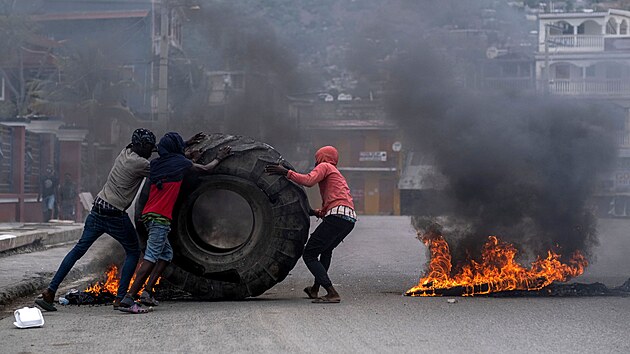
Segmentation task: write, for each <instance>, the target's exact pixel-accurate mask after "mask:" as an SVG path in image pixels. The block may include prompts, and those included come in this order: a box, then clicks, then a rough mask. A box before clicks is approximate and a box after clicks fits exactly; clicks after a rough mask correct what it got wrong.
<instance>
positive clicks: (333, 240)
mask: <svg viewBox="0 0 630 354" xmlns="http://www.w3.org/2000/svg"><path fill="white" fill-rule="evenodd" d="M338 161H339V153H338V152H337V149H335V148H334V147H332V146H324V147H322V148H321V149H319V150H317V152H316V153H315V168H313V170H312V171H311V172H309V173H308V174H300V173H297V172H295V171H291V170H288V169H287V168H285V167H283V166H281V165H267V167H266V168H265V171H266V172H267V173H269V174H278V175H282V176H285V177H286V178H288V179H289V180H291V181H293V182H295V183H297V184H300V185H303V186H306V187H312V186H314V185H315V184H319V191H320V193H321V196H322V208H321V209H316V210H312V211H311V214H312V215H315V216H317V217H318V218H322V223H321V224H320V225H319V226H318V227H317V228H316V229H315V231H314V232H313V233H312V234H311V237H310V238H309V240H308V242H307V243H306V246H305V247H304V256H303V259H304V263H305V264H306V267H308V270H309V271H310V272H311V273H312V274H313V276H314V277H315V282H314V283H313V286H308V287H306V288H305V289H304V292H305V293H306V295H308V297H309V298H311V299H314V300H313V302H314V303H338V302H341V296H339V293H338V292H337V290H335V288H334V287H333V284H332V282H331V281H330V278H329V277H328V269H329V267H330V261H331V260H332V252H333V250H334V249H335V247H337V246H338V245H339V244H340V243H341V241H343V240H344V238H345V237H346V236H348V234H349V233H350V231H352V229H353V228H354V224H355V222H356V220H357V215H356V213H355V211H354V203H353V202H352V196H351V195H350V188H349V187H348V182H346V179H345V178H344V177H343V175H342V174H341V173H340V172H339V170H338V169H337V162H338ZM320 286H322V287H324V289H326V291H327V294H326V295H325V296H322V297H318V292H319V288H320Z"/></svg>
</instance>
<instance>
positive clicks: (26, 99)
mask: <svg viewBox="0 0 630 354" xmlns="http://www.w3.org/2000/svg"><path fill="white" fill-rule="evenodd" d="M15 5H16V1H9V0H2V1H0V48H2V50H1V51H0V75H1V76H2V77H3V78H4V79H5V86H6V87H7V88H8V90H9V93H10V94H11V97H12V107H7V105H5V107H4V110H5V112H13V113H15V114H17V115H26V114H27V113H28V110H29V104H30V98H31V82H30V80H31V79H32V78H33V77H35V78H37V77H41V76H42V75H43V73H44V67H45V61H46V58H47V57H48V55H49V54H50V48H42V47H41V46H38V47H37V48H36V50H33V49H32V46H33V43H34V42H38V41H37V26H36V25H35V23H33V21H31V20H30V18H29V16H28V15H27V14H24V13H20V12H18V11H17V10H16V6H15ZM39 42H40V43H39V45H41V41H39ZM26 52H30V53H31V54H32V55H38V56H39V57H40V61H39V64H38V65H37V67H36V68H33V67H29V68H27V67H25V53H26Z"/></svg>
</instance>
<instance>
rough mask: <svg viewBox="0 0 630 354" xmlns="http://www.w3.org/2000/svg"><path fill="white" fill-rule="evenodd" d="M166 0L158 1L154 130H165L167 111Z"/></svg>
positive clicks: (167, 15) (167, 36)
mask: <svg viewBox="0 0 630 354" xmlns="http://www.w3.org/2000/svg"><path fill="white" fill-rule="evenodd" d="M166 2H167V1H166V0H161V1H160V42H159V43H160V53H159V67H158V95H157V99H158V102H157V122H156V128H157V129H156V130H158V131H161V130H164V131H166V128H167V125H168V120H169V112H168V52H169V50H168V49H169V33H168V27H169V26H168V23H169V21H170V18H169V17H170V16H169V10H168V4H167V3H166Z"/></svg>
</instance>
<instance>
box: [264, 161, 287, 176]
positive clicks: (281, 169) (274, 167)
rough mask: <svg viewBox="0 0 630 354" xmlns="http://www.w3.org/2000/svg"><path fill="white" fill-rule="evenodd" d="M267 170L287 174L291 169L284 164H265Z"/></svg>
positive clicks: (268, 172)
mask: <svg viewBox="0 0 630 354" xmlns="http://www.w3.org/2000/svg"><path fill="white" fill-rule="evenodd" d="M265 172H267V174H270V175H280V176H286V175H287V173H289V170H288V169H287V168H286V167H284V166H282V165H279V164H278V165H267V166H265Z"/></svg>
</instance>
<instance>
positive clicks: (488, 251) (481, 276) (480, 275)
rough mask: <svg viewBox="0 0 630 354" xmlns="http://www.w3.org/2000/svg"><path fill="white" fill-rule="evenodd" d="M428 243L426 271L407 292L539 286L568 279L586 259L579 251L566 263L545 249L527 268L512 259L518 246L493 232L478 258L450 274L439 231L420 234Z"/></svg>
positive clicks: (473, 291) (468, 291)
mask: <svg viewBox="0 0 630 354" xmlns="http://www.w3.org/2000/svg"><path fill="white" fill-rule="evenodd" d="M421 240H422V242H424V244H425V245H426V246H427V247H429V250H430V252H431V260H430V261H429V266H428V271H427V274H426V276H424V277H423V278H422V279H420V281H419V282H418V285H417V286H414V287H413V288H411V289H409V290H407V292H406V293H405V294H406V295H410V296H439V295H440V294H441V292H440V291H438V290H444V289H451V288H455V287H460V288H461V290H462V291H461V293H462V295H464V296H472V295H477V294H489V293H494V292H499V291H508V290H540V289H542V288H544V287H545V286H547V285H549V284H551V283H552V282H554V281H567V280H568V279H570V278H572V277H576V276H578V275H580V274H582V273H583V272H584V268H586V266H587V265H588V261H587V260H586V258H584V255H582V253H580V252H579V251H578V252H576V253H575V254H574V255H573V257H571V259H570V260H569V262H568V263H566V264H565V263H562V262H560V255H559V254H557V253H555V252H553V251H547V256H546V257H545V258H541V257H538V259H537V260H536V261H535V262H533V263H532V265H531V268H530V269H527V268H524V267H523V266H521V265H520V264H518V263H517V262H516V261H515V258H516V254H517V250H516V248H514V246H513V245H512V244H510V243H507V242H503V241H500V240H499V239H498V238H497V237H496V236H490V237H488V241H487V242H486V243H485V245H484V246H483V249H482V254H481V261H480V262H477V261H475V260H470V261H469V263H468V264H466V265H464V266H463V267H462V268H461V270H460V271H459V272H458V273H457V274H455V275H453V276H451V269H452V263H451V253H450V250H449V247H448V243H447V242H446V240H444V237H443V236H442V235H439V234H436V233H432V232H429V233H426V234H424V235H423V236H422V238H421Z"/></svg>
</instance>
